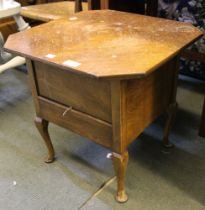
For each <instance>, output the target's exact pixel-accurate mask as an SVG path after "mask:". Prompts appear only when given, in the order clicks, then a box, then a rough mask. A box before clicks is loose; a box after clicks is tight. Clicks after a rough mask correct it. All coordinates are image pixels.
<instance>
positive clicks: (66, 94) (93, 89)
mask: <svg viewBox="0 0 205 210" xmlns="http://www.w3.org/2000/svg"><path fill="white" fill-rule="evenodd" d="M34 68H35V74H36V84H37V88H38V91H39V95H40V96H43V97H46V98H48V99H51V100H53V101H58V102H59V103H61V104H64V105H67V106H71V107H73V108H74V109H76V110H80V111H81V112H84V113H87V114H89V115H93V116H94V117H96V118H99V119H101V120H104V121H107V122H110V123H111V99H110V97H111V96H110V84H109V82H108V81H102V80H100V79H98V80H96V79H94V78H90V77H85V76H79V75H76V74H74V73H69V76H68V72H66V71H59V69H58V68H57V67H54V66H48V65H46V64H41V63H40V62H34Z"/></svg>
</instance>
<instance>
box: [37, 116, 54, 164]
mask: <svg viewBox="0 0 205 210" xmlns="http://www.w3.org/2000/svg"><path fill="white" fill-rule="evenodd" d="M48 123H49V122H48V121H47V120H44V119H42V118H40V117H36V118H35V124H36V127H37V129H38V131H39V132H40V134H41V136H42V138H43V140H44V141H45V144H46V147H47V149H48V157H47V158H46V159H45V162H46V163H52V162H53V161H54V156H55V152H54V149H53V145H52V142H51V139H50V136H49V133H48Z"/></svg>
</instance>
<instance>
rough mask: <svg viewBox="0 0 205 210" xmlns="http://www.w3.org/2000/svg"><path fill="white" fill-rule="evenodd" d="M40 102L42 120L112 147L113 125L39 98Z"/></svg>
mask: <svg viewBox="0 0 205 210" xmlns="http://www.w3.org/2000/svg"><path fill="white" fill-rule="evenodd" d="M38 101H39V107H40V115H41V117H42V118H44V119H46V120H48V121H50V122H53V123H55V124H57V125H59V126H62V127H64V128H67V129H69V130H71V131H73V132H75V133H77V134H79V135H81V136H85V137H87V138H89V139H91V140H93V141H95V142H96V143H98V144H101V145H103V146H105V147H108V148H111V147H112V126H111V124H109V123H107V122H104V121H102V120H99V119H96V118H94V117H92V116H89V115H87V114H84V113H81V112H79V111H76V110H74V109H73V108H72V107H67V106H64V105H61V104H58V103H55V102H53V101H50V100H48V99H44V98H42V97H38Z"/></svg>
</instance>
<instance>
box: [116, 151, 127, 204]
mask: <svg viewBox="0 0 205 210" xmlns="http://www.w3.org/2000/svg"><path fill="white" fill-rule="evenodd" d="M128 158H129V154H128V152H127V151H126V152H125V153H124V154H122V155H119V154H117V153H115V152H113V153H112V160H113V165H114V169H115V173H116V176H117V195H116V200H117V201H118V202H120V203H124V202H126V201H127V200H128V196H127V194H126V192H125V173H126V169H127V163H128Z"/></svg>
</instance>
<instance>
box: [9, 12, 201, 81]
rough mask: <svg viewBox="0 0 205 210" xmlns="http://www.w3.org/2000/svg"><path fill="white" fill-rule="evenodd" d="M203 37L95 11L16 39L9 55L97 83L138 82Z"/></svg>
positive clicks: (187, 27) (150, 20)
mask: <svg viewBox="0 0 205 210" xmlns="http://www.w3.org/2000/svg"><path fill="white" fill-rule="evenodd" d="M201 36H202V32H201V31H200V30H199V29H198V28H195V27H194V26H192V25H191V24H188V23H181V22H176V21H172V20H165V19H161V18H155V17H149V16H143V15H137V14H131V13H125V12H119V11H112V10H94V11H84V12H80V13H76V14H74V15H72V16H70V17H68V18H65V19H60V20H56V21H51V22H49V23H46V24H42V25H40V26H37V27H34V28H31V29H29V30H27V31H23V32H19V33H17V34H13V35H11V36H10V37H9V38H8V40H7V42H6V44H5V49H6V50H7V51H9V52H11V53H14V54H18V55H21V56H24V57H26V58H29V59H32V60H38V61H41V62H44V63H49V64H51V65H55V66H59V67H61V68H62V69H66V70H70V71H74V72H76V73H82V74H86V75H90V76H93V77H97V78H115V77H139V76H144V75H146V74H149V73H150V72H152V71H153V70H155V69H157V68H158V67H159V66H160V65H162V64H163V63H165V62H166V61H168V60H169V59H171V58H172V57H174V56H175V55H177V53H179V51H180V50H182V49H183V48H185V47H187V46H188V45H189V44H191V43H193V42H194V41H195V40H197V39H198V38H199V37H201Z"/></svg>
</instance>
